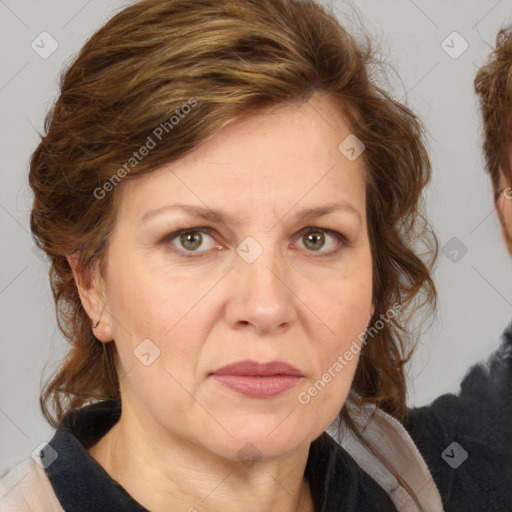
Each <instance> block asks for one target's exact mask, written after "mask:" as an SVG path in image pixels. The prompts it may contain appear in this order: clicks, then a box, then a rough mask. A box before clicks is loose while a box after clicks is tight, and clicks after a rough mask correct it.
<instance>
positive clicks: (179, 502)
mask: <svg viewBox="0 0 512 512" xmlns="http://www.w3.org/2000/svg"><path fill="white" fill-rule="evenodd" d="M151 430H152V429H150V428H148V425H147V424H146V423H145V424H144V425H142V424H141V423H140V422H139V421H138V419H137V417H136V416H135V415H132V414H130V412H129V411H128V410H126V409H124V408H123V411H122V414H121V418H120V419H119V421H118V422H117V423H116V425H114V427H113V428H112V429H111V430H110V431H109V432H108V433H107V434H106V435H105V436H104V437H103V438H102V439H101V440H100V441H99V442H98V443H97V444H96V445H94V446H93V447H91V448H90V449H89V450H88V451H89V453H90V455H91V456H92V457H93V458H94V459H95V460H96V461H97V462H98V463H99V464H100V465H101V466H102V467H103V468H104V469H105V470H106V471H107V473H108V474H109V475H110V476H111V477H112V478H113V479H114V480H116V481H117V482H118V483H119V484H120V485H121V486H122V487H123V488H124V489H125V490H126V491H127V492H128V493H129V494H130V495H131V496H132V497H133V498H134V499H135V500H136V501H138V502H139V503H140V504H141V505H142V506H144V507H145V508H147V509H148V510H151V511H152V512H164V511H165V512H169V511H187V512H203V511H208V512H214V511H224V510H244V511H247V512H273V511H276V512H277V511H279V512H296V511H299V510H300V511H301V512H313V510H314V506H313V500H312V497H311V492H310V489H309V485H308V482H307V480H306V479H305V478H304V471H305V467H306V463H307V458H308V453H309V444H307V445H301V446H300V447H298V448H297V449H296V450H294V451H293V452H292V453H288V454H286V456H283V457H280V458H279V459H273V460H268V459H267V460H265V459H261V460H258V461H253V462H252V463H251V464H248V463H247V462H245V463H244V462H241V461H239V460H236V461H234V460H230V459H226V458H223V457H220V456H218V455H217V454H214V453H212V452H210V451H208V450H207V449H205V448H204V447H202V446H201V445H199V444H197V443H194V442H192V441H189V440H186V439H180V438H177V437H174V436H173V435H172V434H169V433H168V432H166V433H165V437H164V436H163V435H162V434H160V435H149V434H148V432H150V431H151ZM127 447H129V449H127Z"/></svg>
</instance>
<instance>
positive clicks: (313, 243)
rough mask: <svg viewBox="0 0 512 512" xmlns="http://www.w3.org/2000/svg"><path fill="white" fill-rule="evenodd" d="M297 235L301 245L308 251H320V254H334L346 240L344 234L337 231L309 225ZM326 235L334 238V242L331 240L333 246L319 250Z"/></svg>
mask: <svg viewBox="0 0 512 512" xmlns="http://www.w3.org/2000/svg"><path fill="white" fill-rule="evenodd" d="M299 235H300V236H299V240H300V241H303V245H304V246H305V247H306V249H308V252H320V253H321V254H322V256H331V255H333V254H336V253H337V252H339V251H340V250H341V248H342V247H343V246H344V245H345V244H346V242H347V240H346V238H345V236H344V235H342V234H341V233H338V232H337V231H332V230H330V229H323V228H315V227H311V226H309V227H307V228H304V229H303V230H301V232H300V233H299ZM326 236H328V237H331V238H333V239H334V240H335V242H334V244H333V243H332V242H331V246H332V245H334V248H333V249H330V250H329V249H327V250H324V251H321V249H322V248H323V247H324V246H325V244H326Z"/></svg>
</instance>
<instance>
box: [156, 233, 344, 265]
mask: <svg viewBox="0 0 512 512" xmlns="http://www.w3.org/2000/svg"><path fill="white" fill-rule="evenodd" d="M214 232H215V230H214V229H213V228H210V227H207V226H201V227H196V228H188V229H182V230H179V231H174V232H173V233H171V234H169V235H167V236H165V237H164V238H163V240H162V243H163V244H165V245H166V246H167V247H168V249H169V250H171V251H172V252H174V253H176V254H178V256H182V257H185V258H197V257H202V256H204V255H205V253H207V252H208V250H211V249H213V248H215V247H216V248H217V249H222V246H220V245H218V244H216V242H215V240H214V239H213V237H212V236H211V234H212V233H214ZM205 236H206V237H207V238H210V239H211V242H210V246H209V247H208V246H207V247H203V249H204V250H200V248H201V247H202V246H203V245H204V241H205ZM298 237H299V241H301V242H302V244H303V247H304V248H305V250H306V252H309V253H318V255H319V256H321V257H324V256H332V255H334V254H336V253H338V252H339V251H340V250H341V249H342V248H343V247H345V246H346V245H348V243H347V239H346V237H345V236H344V235H342V234H341V233H338V232H337V231H333V230H330V229H323V228H316V227H312V226H308V227H306V228H304V229H302V230H301V231H300V232H299V233H298ZM329 238H331V240H332V241H331V242H330V244H329V243H328V240H329ZM326 240H327V247H328V249H327V250H322V249H323V248H324V247H325V246H326ZM171 246H172V247H171ZM329 246H331V247H333V248H331V249H329ZM310 256H314V254H310Z"/></svg>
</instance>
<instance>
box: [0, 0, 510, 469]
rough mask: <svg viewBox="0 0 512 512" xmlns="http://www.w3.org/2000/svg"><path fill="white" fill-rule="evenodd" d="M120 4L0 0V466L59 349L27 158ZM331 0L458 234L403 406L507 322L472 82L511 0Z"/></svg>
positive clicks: (505, 280) (22, 449)
mask: <svg viewBox="0 0 512 512" xmlns="http://www.w3.org/2000/svg"><path fill="white" fill-rule="evenodd" d="M128 3H129V2H126V1H122V0H108V1H106V0H89V1H86V0H66V1H64V0H61V1H55V0H54V1H48V0H45V1H42V0H31V1H29V0H0V40H1V44H0V52H1V54H0V59H1V66H2V73H1V75H0V109H1V114H0V144H1V150H2V153H1V154H2V166H1V180H2V186H1V192H0V194H1V195H0V221H1V226H2V240H3V242H2V244H1V249H0V250H1V262H2V263H1V266H0V311H1V315H2V319H1V322H0V329H1V337H0V340H1V341H0V343H1V345H0V347H1V356H0V473H1V472H2V470H4V469H7V468H8V467H10V466H12V465H13V464H14V463H16V462H17V461H19V460H21V459H23V458H25V457H27V456H30V454H31V452H32V451H33V450H34V448H36V446H38V445H39V443H40V442H41V441H43V440H47V439H49V438H50V437H51V435H52V430H51V429H50V427H49V426H48V425H47V424H46V423H45V421H44V419H43V417H42V415H41V413H40V410H39V402H38V396H39V391H40V387H41V381H42V375H43V374H44V373H45V372H46V373H48V372H49V371H51V370H52V369H54V368H55V367H56V366H57V364H58V361H59V357H60V356H62V355H63V354H64V351H65V349H66V347H65V344H64V342H63V339H62V337H61V335H60V333H59V331H58V330H57V326H56V321H55V315H54V305H53V300H52V298H51V292H50V288H49V285H48V278H47V270H48V268H47V264H46V263H45V262H44V261H42V260H41V259H40V257H38V255H37V254H35V253H34V252H33V251H32V249H33V243H32V240H31V237H30V233H29V220H28V219H29V210H30V204H31V196H30V193H29V191H28V185H27V170H28V162H29V158H30V154H31V152H32V151H33V150H34V149H35V147H36V145H37V143H38V135H37V131H39V132H42V130H43V118H44V114H45V112H46V111H47V109H48V108H49V107H50V105H51V103H52V102H53V100H54V99H55V98H56V95H57V90H58V89H57V85H58V79H59V74H60V70H61V68H62V66H63V64H65V63H68V62H69V61H70V59H71V58H72V57H73V56H74V55H76V53H77V52H78V51H79V49H80V48H81V46H82V45H83V44H84V43H85V41H86V40H87V39H88V37H90V36H91V35H92V33H93V31H95V30H96V29H97V28H99V26H100V25H101V24H103V23H104V22H105V21H107V20H108V19H109V18H110V17H111V16H112V15H113V13H115V12H116V11H118V10H119V9H121V8H122V6H123V5H126V4H128ZM333 5H334V7H335V9H336V12H337V14H338V16H339V18H340V20H341V21H342V23H343V24H344V25H345V26H346V27H347V28H348V29H352V30H354V31H356V32H359V31H360V26H361V23H362V24H363V25H364V26H365V27H366V28H367V29H368V31H369V32H371V33H372V34H373V36H374V38H375V39H377V40H378V41H380V44H381V46H382V53H383V57H384V58H385V59H387V60H388V62H389V63H390V64H391V65H392V68H393V69H394V70H395V71H396V73H395V71H393V69H391V68H390V69H389V70H388V72H389V82H390V83H389V86H390V87H391V88H392V90H393V94H394V95H395V97H396V98H398V99H401V100H402V101H405V102H406V103H407V104H408V105H409V106H410V107H412V108H413V109H414V110H415V111H416V112H417V113H418V114H419V115H420V116H421V117H422V118H423V120H424V122H425V124H426V127H427V129H428V132H429V146H430V151H431V156H432V163H433V168H434V179H433V182H432V185H431V186H430V188H429V190H428V192H427V195H426V204H427V213H428V215H429V217H430V219H431V221H432V223H433V226H434V228H435V230H436V232H437V234H438V236H439V239H440V243H441V245H444V244H446V243H447V242H448V241H449V240H450V239H452V237H456V238H457V239H458V240H459V242H457V243H459V244H460V243H462V244H464V246H465V247H467V253H466V254H464V255H463V256H461V254H462V253H461V252H459V253H458V254H459V258H458V261H455V262H453V261H450V259H449V258H448V257H447V256H445V255H444V254H443V253H441V254H440V258H439V261H438V264H437V268H436V272H435V279H436V283H437V286H438V289H439V296H440V301H439V309H438V312H437V314H436V316H435V318H434V321H433V323H432V325H431V327H430V328H429V329H427V330H426V331H425V332H424V333H423V336H422V339H421V343H420V344H419V346H418V350H417V352H416V354H415V357H414V359H413V362H412V364H411V365H410V366H409V367H408V373H409V380H410V387H409V399H408V400H409V405H411V406H412V405H423V404H426V403H428V402H430V401H431V400H432V399H433V398H435V397H436V396H438V395H440V394H442V393H445V392H457V390H458V386H459V382H460V380H461V379H462V377H463V375H464V373H465V372H466V370H467V369H468V368H469V366H470V365H471V364H473V363H475V362H477V361H479V360H481V359H483V358H486V357H487V356H488V355H489V354H490V353H491V352H492V351H493V350H494V349H495V348H496V347H497V346H498V344H499V336H500V335H501V333H502V331H503V329H504V328H505V326H506V325H507V324H508V322H509V321H510V319H512V286H511V285H512V265H511V262H510V260H509V257H508V255H507V253H506V250H505V247H504V245H503V244H502V241H501V234H500V231H499V226H498V223H497V220H496V217H495V214H494V211H493V205H492V200H491V190H490V182H489V180H488V178H487V176H486V175H485V174H484V172H483V159H482V157H481V153H480V131H479V130H480V125H479V117H478V111H477V104H476V99H475V97H474V94H473V85H472V83H473V78H474V75H475V72H476V70H477V68H478V67H479V66H480V65H481V64H482V63H483V61H484V60H485V57H486V56H487V54H488V53H489V51H490V48H491V47H492V46H493V45H494V40H495V34H496V32H497V30H498V29H499V27H500V26H501V25H502V24H505V23H506V22H507V21H508V23H510V22H512V9H511V7H512V6H511V2H510V1H509V0H499V1H489V0H458V1H454V0H452V1H446V0H437V1H432V0H428V1H427V0H414V1H413V0H385V1H383V0H371V1H370V0H360V1H356V2H352V3H351V4H348V3H346V2H341V1H334V2H333ZM358 19H359V21H358ZM43 31H47V32H49V33H50V34H51V36H52V37H53V38H54V39H55V40H56V41H57V43H58V48H57V50H56V51H55V52H54V53H53V54H52V55H50V56H49V57H48V58H46V59H43V58H41V57H40V56H39V55H38V54H37V53H36V52H35V51H34V50H33V49H32V47H31V43H32V41H33V40H35V39H36V38H37V37H38V36H39V34H41V32H43ZM454 31H456V32H458V33H459V34H460V36H462V38H463V39H464V40H465V41H467V43H468V44H469V47H468V49H467V50H466V51H465V52H464V53H462V54H461V55H460V56H458V57H457V58H453V55H452V56H450V55H448V54H447V53H446V52H445V50H444V49H443V48H442V46H441V45H442V41H443V40H445V39H446V38H447V36H449V35H450V34H451V33H452V32H454ZM452 40H453V43H452V42H451V41H452ZM448 44H450V45H451V46H453V48H452V50H451V51H452V52H455V53H459V52H460V50H461V49H462V48H463V47H462V44H463V43H462V40H461V39H460V38H459V36H456V38H455V39H453V38H452V39H448ZM452 243H453V242H452Z"/></svg>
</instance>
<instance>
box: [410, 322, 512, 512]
mask: <svg viewBox="0 0 512 512" xmlns="http://www.w3.org/2000/svg"><path fill="white" fill-rule="evenodd" d="M404 426H405V428H406V429H407V430H408V431H409V434H410V435H411V437H412V438H413V440H414V442H415V444H416V446H417V447H418V449H419V450H420V452H421V453H422V455H423V457H424V458H425V460H426V462H427V464H428V465H429V468H430V470H431V472H432V476H433V477H434V479H435V480H436V483H437V484H438V487H439V490H440V492H441V495H442V496H443V499H444V501H445V503H447V504H450V505H449V506H447V510H452V508H450V506H452V505H453V506H455V504H460V503H464V504H465V505H467V506H481V507H484V508H485V509H486V510H500V511H501V510H505V509H506V508H507V507H508V503H509V501H510V500H511V499H512V495H511V489H512V487H511V483H512V463H511V461H512V323H511V324H510V325H509V326H508V328H507V329H506V330H505V332H504V333H503V335H502V338H501V343H500V344H499V346H498V347H497V348H496V350H495V351H494V352H493V353H492V354H491V355H490V356H489V358H488V359H487V360H486V361H482V362H480V363H478V364H475V365H473V366H472V367H471V368H469V369H468V370H467V372H466V375H465V376H464V378H463V380H462V382H461V384H460V390H459V392H458V393H457V394H454V393H446V394H444V395H442V396H440V397H438V398H437V399H436V400H434V401H433V402H432V403H431V404H430V405H427V406H423V407H416V408H412V409H409V411H408V414H407V417H406V419H405V421H404ZM505 504H507V505H505ZM503 507H505V508H503ZM482 509H483V508H482Z"/></svg>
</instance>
